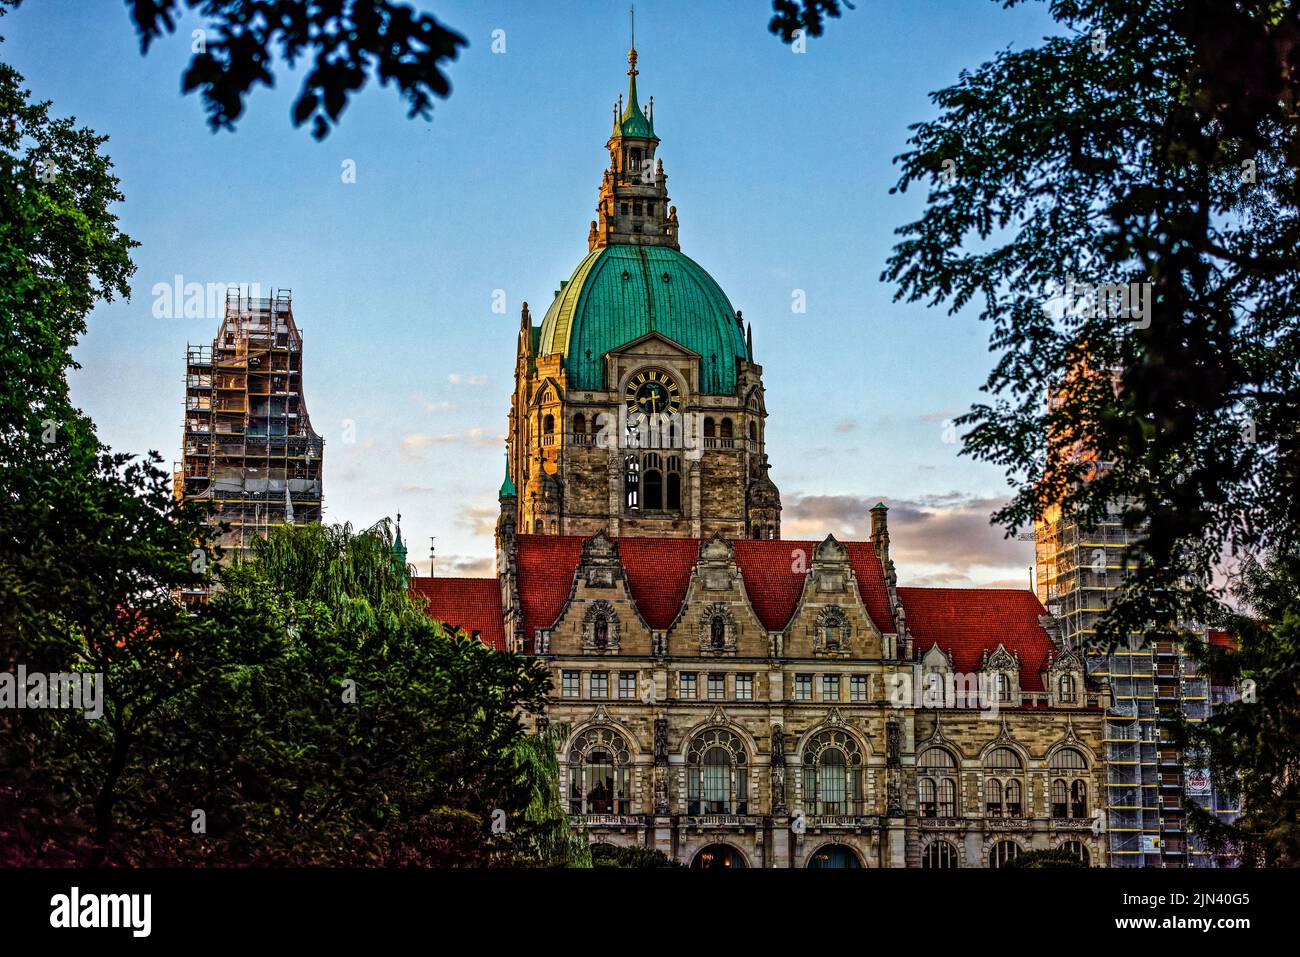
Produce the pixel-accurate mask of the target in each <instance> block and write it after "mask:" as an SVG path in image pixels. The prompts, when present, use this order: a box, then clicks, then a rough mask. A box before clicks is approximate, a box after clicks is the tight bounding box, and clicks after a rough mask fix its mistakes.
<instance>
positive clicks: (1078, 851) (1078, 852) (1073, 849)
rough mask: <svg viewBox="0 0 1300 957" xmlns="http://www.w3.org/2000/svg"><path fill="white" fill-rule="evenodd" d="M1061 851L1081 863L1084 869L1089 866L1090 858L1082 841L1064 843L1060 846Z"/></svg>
mask: <svg viewBox="0 0 1300 957" xmlns="http://www.w3.org/2000/svg"><path fill="white" fill-rule="evenodd" d="M1061 850H1063V851H1065V852H1066V853H1067V854H1073V855H1074V856H1075V857H1077V858H1078V859H1079V860H1080V861H1081V862H1082V863H1083V866H1084V867H1088V866H1090V864H1091V858H1090V856H1089V854H1088V848H1087V847H1086V846H1085V845H1084V843H1083V841H1066V842H1065V843H1064V844H1062V845H1061Z"/></svg>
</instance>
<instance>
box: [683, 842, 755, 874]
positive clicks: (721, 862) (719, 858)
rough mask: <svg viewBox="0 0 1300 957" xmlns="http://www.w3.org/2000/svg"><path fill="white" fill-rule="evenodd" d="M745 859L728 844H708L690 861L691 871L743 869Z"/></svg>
mask: <svg viewBox="0 0 1300 957" xmlns="http://www.w3.org/2000/svg"><path fill="white" fill-rule="evenodd" d="M745 866H746V864H745V859H744V858H743V857H741V855H740V851H738V850H736V849H735V848H734V847H731V846H730V845H728V844H710V845H709V846H708V847H705V848H701V849H700V852H699V853H698V854H696V855H695V860H693V861H691V869H692V870H725V869H727V868H731V869H733V870H734V869H736V868H743V867H745Z"/></svg>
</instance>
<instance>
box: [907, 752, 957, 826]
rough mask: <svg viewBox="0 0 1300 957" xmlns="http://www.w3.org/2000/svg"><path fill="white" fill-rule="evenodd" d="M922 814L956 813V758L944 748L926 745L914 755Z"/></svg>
mask: <svg viewBox="0 0 1300 957" xmlns="http://www.w3.org/2000/svg"><path fill="white" fill-rule="evenodd" d="M916 766H917V774H918V780H917V790H918V793H919V795H920V799H921V800H920V803H921V816H922V817H931V818H933V817H955V816H956V814H957V760H956V759H955V758H954V757H953V756H952V752H950V751H948V750H947V749H946V748H927V749H926V750H925V751H923V752H921V756H920V758H918V759H917V762H916Z"/></svg>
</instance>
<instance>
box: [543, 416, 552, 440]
mask: <svg viewBox="0 0 1300 957" xmlns="http://www.w3.org/2000/svg"><path fill="white" fill-rule="evenodd" d="M542 433H543V434H544V435H554V434H555V416H553V415H547V416H546V418H544V419H542Z"/></svg>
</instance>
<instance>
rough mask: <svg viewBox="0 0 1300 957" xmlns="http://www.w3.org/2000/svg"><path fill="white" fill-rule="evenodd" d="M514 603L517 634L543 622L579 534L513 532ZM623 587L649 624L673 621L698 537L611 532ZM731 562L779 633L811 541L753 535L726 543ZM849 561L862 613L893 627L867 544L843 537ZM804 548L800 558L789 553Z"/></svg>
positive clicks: (558, 603)
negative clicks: (520, 618) (520, 621)
mask: <svg viewBox="0 0 1300 957" xmlns="http://www.w3.org/2000/svg"><path fill="white" fill-rule="evenodd" d="M517 538H518V542H519V601H520V604H521V605H522V606H523V612H524V633H525V634H526V635H530V636H531V635H532V634H533V631H534V630H535V629H537V628H549V627H551V626H552V625H553V624H555V620H556V618H558V617H559V615H560V612H561V611H563V609H564V603H565V601H567V600H568V598H569V595H570V593H571V592H572V588H573V577H574V574H575V573H576V572H577V570H578V564H579V563H580V562H581V560H582V545H583V542H585V541H586V538H584V537H583V536H581V535H519V536H517ZM614 541H616V542H617V543H618V550H619V558H620V559H621V561H622V563H623V570H624V572H625V574H626V576H627V584H628V591H629V592H631V595H632V600H633V601H634V602H636V606H637V609H638V610H639V611H640V612H641V615H642V617H644V618H645V620H646V622H647V623H648V624H649V625H650V627H651V628H656V629H664V628H667V627H668V626H669V625H671V624H672V622H673V619H674V618H676V617H677V613H678V612H679V611H680V610H681V607H682V603H683V602H684V601H685V600H686V589H687V587H688V586H689V584H690V580H691V571H692V570H693V569H694V568H695V563H696V561H698V560H699V551H700V541H701V540H700V539H696V538H615V539H614ZM731 544H732V545H733V546H734V548H735V551H736V564H737V565H738V566H739V567H740V573H741V576H742V577H743V579H744V582H745V591H746V592H747V593H748V595H749V599H750V601H751V602H752V603H753V606H754V611H755V612H756V613H757V615H758V618H759V620H760V621H761V622H762V623H763V627H764V628H767V629H768V630H769V631H780V630H782V629H783V628H785V626H786V625H787V624H789V622H790V617H791V616H792V615H793V614H794V609H795V606H796V605H797V604H798V602H799V595H800V594H801V593H802V591H803V581H804V578H805V577H806V571H797V570H796V569H807V568H808V567H809V566H810V565H811V564H812V556H813V549H815V548H816V547H817V545H818V544H819V543H817V542H799V541H753V540H750V539H741V540H737V541H734V542H732V543H731ZM846 544H847V546H848V550H849V564H850V565H851V567H852V568H853V571H854V573H855V574H856V575H857V578H858V587H859V589H860V590H861V592H862V598H863V601H864V602H866V606H867V611H868V613H869V614H870V615H871V618H872V620H873V621H874V622H875V623H876V627H878V628H879V629H880V630H881V631H884V632H892V631H893V630H894V628H893V616H892V615H891V614H890V611H889V596H888V594H887V593H886V590H885V575H884V570H883V569H882V568H881V565H880V559H878V558H877V557H876V553H875V550H874V549H873V548H872V546H871V543H870V542H848V543H846ZM801 551H802V552H803V553H804V554H803V556H802V558H800V556H799V555H797V554H796V553H798V552H801Z"/></svg>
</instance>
